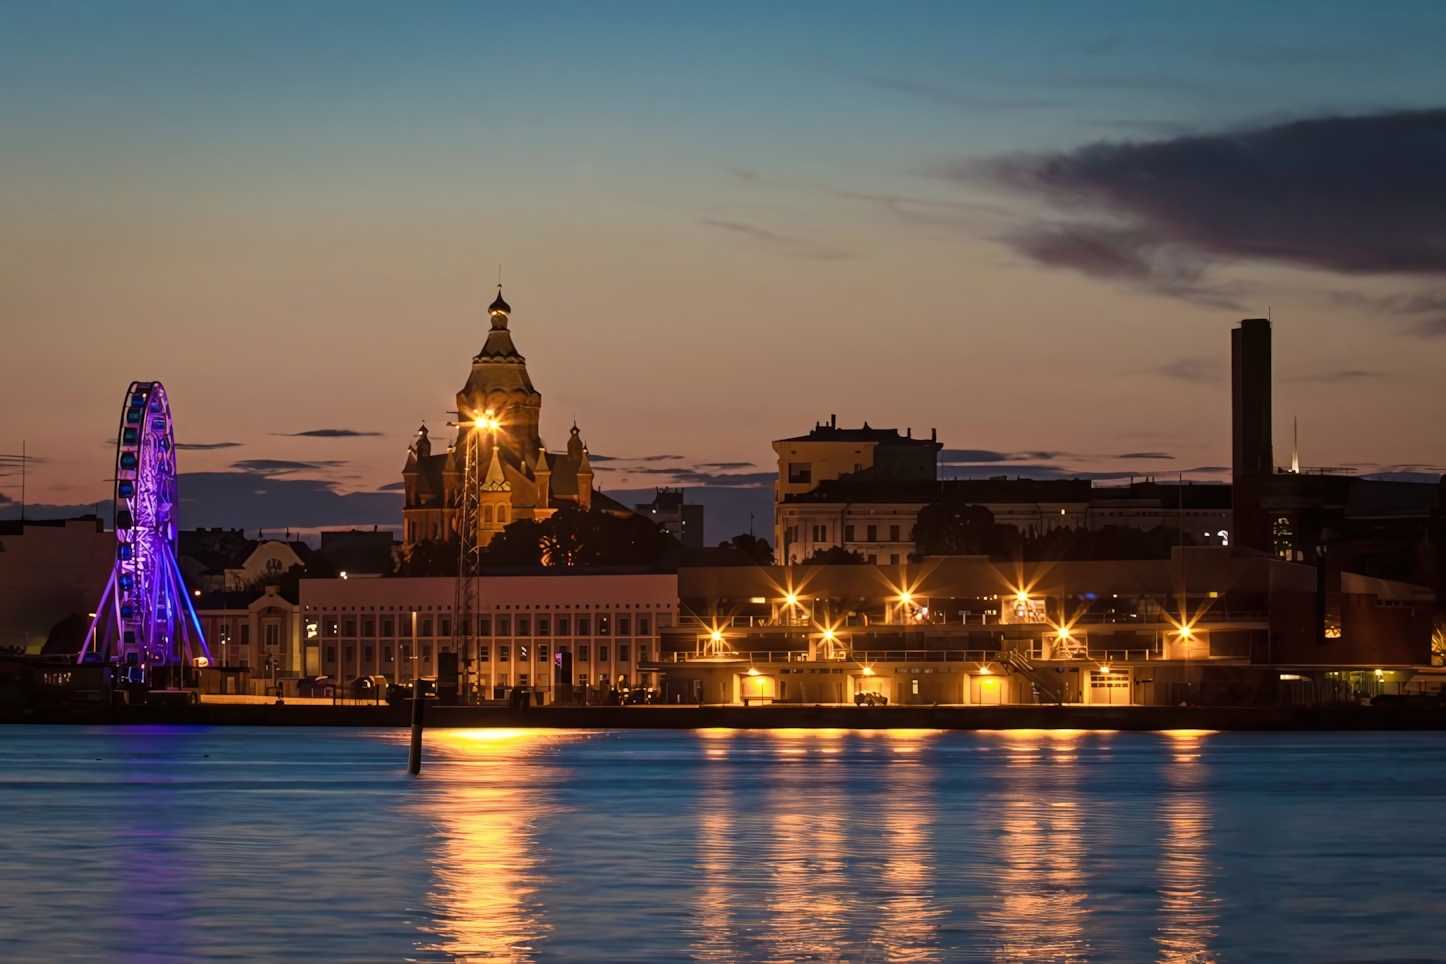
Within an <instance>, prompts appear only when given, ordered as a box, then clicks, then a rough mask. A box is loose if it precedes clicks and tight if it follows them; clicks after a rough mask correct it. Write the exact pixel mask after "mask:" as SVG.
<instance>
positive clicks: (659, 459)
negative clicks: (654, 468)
mask: <svg viewBox="0 0 1446 964" xmlns="http://www.w3.org/2000/svg"><path fill="white" fill-rule="evenodd" d="M589 457H591V455H590V454H589ZM682 457H683V456H681V455H645V456H643V457H642V458H640V459H636V460H635V461H638V462H663V461H666V460H668V459H681V458H682Z"/></svg>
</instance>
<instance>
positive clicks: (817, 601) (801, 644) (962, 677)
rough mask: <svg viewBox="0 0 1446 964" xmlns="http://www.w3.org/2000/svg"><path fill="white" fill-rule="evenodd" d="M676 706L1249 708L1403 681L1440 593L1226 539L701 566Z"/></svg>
mask: <svg viewBox="0 0 1446 964" xmlns="http://www.w3.org/2000/svg"><path fill="white" fill-rule="evenodd" d="M678 578H679V592H680V594H681V598H680V605H681V612H682V614H683V618H682V619H681V620H680V622H679V623H678V625H676V626H674V627H671V628H667V629H664V630H663V631H662V639H661V647H660V649H659V653H658V655H659V660H658V662H657V663H656V664H652V665H649V666H646V667H644V668H645V669H646V670H649V671H652V670H656V671H657V672H659V673H661V674H663V677H664V683H663V685H664V691H665V694H666V698H667V699H668V701H670V702H701V703H740V702H742V703H752V702H786V703H836V702H851V701H856V700H858V699H868V698H871V697H868V696H866V695H865V694H870V693H872V694H876V695H877V696H879V697H884V698H887V699H888V700H889V701H890V702H892V703H906V704H908V703H914V704H920V703H951V704H952V703H964V704H969V703H982V704H995V703H1042V702H1065V703H1110V704H1116V703H1118V704H1166V705H1175V704H1180V703H1192V704H1193V703H1199V704H1212V705H1253V704H1274V703H1277V702H1282V701H1284V702H1292V701H1294V702H1316V701H1322V700H1335V699H1359V698H1362V697H1363V696H1370V695H1375V694H1378V693H1382V692H1395V691H1397V689H1399V687H1400V686H1401V685H1402V684H1404V683H1405V682H1407V681H1409V679H1410V678H1411V676H1412V675H1414V673H1415V671H1416V668H1418V667H1421V666H1423V665H1429V663H1430V641H1431V630H1432V607H1433V604H1434V596H1433V594H1432V593H1431V591H1430V590H1428V589H1425V588H1422V587H1419V586H1412V585H1408V584H1405V583H1400V582H1393V581H1389V580H1382V579H1370V578H1367V577H1363V576H1356V575H1353V574H1350V573H1344V574H1341V575H1340V581H1339V585H1337V586H1334V587H1330V586H1328V587H1327V592H1326V597H1325V600H1324V602H1325V605H1324V606H1321V607H1317V604H1316V603H1317V593H1316V590H1317V580H1318V572H1317V570H1316V569H1315V568H1314V567H1310V566H1304V565H1299V564H1295V563H1290V562H1285V561H1283V560H1279V559H1272V558H1268V557H1241V556H1238V555H1232V553H1231V551H1230V550H1228V549H1224V548H1209V547H1202V548H1186V549H1183V550H1180V549H1177V550H1176V551H1175V552H1174V554H1173V557H1172V558H1171V559H1169V560H1139V561H1110V562H1057V563H1017V564H1016V563H996V562H991V561H989V560H988V559H986V558H984V557H946V558H938V559H929V560H926V561H925V562H924V563H921V564H917V565H907V566H904V565H901V566H868V565H857V566H827V567H792V568H785V567H770V568H750V567H738V568H726V569H725V568H714V569H685V570H681V571H680V573H679V577H678Z"/></svg>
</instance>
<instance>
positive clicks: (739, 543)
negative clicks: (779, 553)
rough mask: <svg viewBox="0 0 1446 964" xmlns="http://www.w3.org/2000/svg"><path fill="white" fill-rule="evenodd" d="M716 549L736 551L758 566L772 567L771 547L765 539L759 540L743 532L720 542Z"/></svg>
mask: <svg viewBox="0 0 1446 964" xmlns="http://www.w3.org/2000/svg"><path fill="white" fill-rule="evenodd" d="M718 548H719V549H738V550H740V551H741V552H742V553H743V554H744V555H746V556H748V558H750V559H752V560H753V561H754V562H756V563H758V564H759V565H760V566H771V565H773V547H772V546H770V545H769V544H768V540H767V539H762V538H759V537H757V536H755V535H753V534H752V533H748V532H745V533H742V534H740V535H736V536H734V537H733V538H732V539H729V540H727V541H725V542H720V543H718Z"/></svg>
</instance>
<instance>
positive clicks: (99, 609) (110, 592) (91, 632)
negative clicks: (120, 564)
mask: <svg viewBox="0 0 1446 964" xmlns="http://www.w3.org/2000/svg"><path fill="white" fill-rule="evenodd" d="M114 597H115V570H114V569H112V570H111V571H110V578H109V579H107V580H106V583H105V590H104V591H103V592H102V593H101V594H100V602H99V603H98V604H97V605H96V607H95V615H94V616H92V617H90V628H89V629H87V630H86V633H85V642H83V643H81V644H80V652H79V653H76V654H75V661H76V662H77V663H82V662H84V661H85V652H86V650H88V649H90V648H91V647H92V646H94V647H95V649H96V652H99V651H100V646H99V642H98V640H97V639H96V638H95V633H96V629H97V628H98V627H99V626H100V617H101V615H102V614H104V613H105V606H106V603H108V602H111V601H112V600H113V599H114Z"/></svg>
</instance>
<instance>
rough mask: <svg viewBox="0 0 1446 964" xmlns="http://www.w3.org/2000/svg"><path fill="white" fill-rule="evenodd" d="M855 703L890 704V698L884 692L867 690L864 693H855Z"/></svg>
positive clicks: (856, 704)
mask: <svg viewBox="0 0 1446 964" xmlns="http://www.w3.org/2000/svg"><path fill="white" fill-rule="evenodd" d="M854 705H855V706H888V705H889V698H888V697H887V696H885V695H884V694H883V693H875V692H873V691H865V692H863V693H855V694H854Z"/></svg>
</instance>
